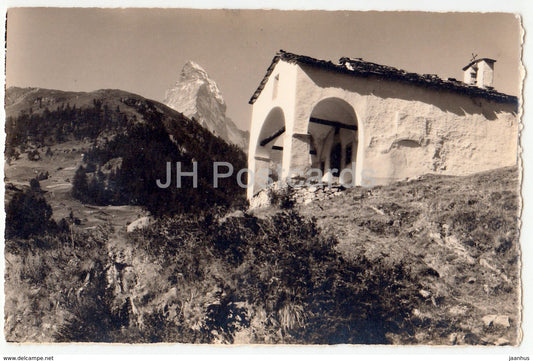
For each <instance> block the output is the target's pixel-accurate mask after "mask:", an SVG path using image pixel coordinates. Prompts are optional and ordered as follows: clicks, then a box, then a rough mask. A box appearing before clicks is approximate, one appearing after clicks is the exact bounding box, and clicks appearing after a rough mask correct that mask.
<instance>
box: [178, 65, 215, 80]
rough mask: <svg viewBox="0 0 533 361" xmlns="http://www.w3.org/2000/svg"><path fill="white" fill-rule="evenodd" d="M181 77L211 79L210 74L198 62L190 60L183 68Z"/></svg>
mask: <svg viewBox="0 0 533 361" xmlns="http://www.w3.org/2000/svg"><path fill="white" fill-rule="evenodd" d="M181 77H182V78H183V77H195V78H199V79H209V75H208V74H207V72H206V71H205V70H204V68H202V67H201V66H200V65H199V64H198V63H195V62H194V61H192V60H188V61H187V62H186V63H185V65H183V68H182V69H181Z"/></svg>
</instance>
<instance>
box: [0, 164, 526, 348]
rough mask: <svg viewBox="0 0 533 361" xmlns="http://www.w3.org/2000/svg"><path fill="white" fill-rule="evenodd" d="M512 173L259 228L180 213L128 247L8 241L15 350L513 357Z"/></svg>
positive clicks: (358, 194)
mask: <svg viewBox="0 0 533 361" xmlns="http://www.w3.org/2000/svg"><path fill="white" fill-rule="evenodd" d="M517 174H518V173H517V170H516V168H512V169H504V170H498V171H494V172H489V173H485V174H481V175H476V176H472V177H441V176H431V177H426V178H422V179H420V180H417V181H414V182H403V183H397V184H394V185H391V186H387V187H376V188H373V189H362V188H361V189H359V188H358V189H354V190H351V191H347V192H345V193H344V194H343V195H342V196H338V197H335V198H332V199H330V200H327V201H324V202H321V203H312V204H311V205H309V206H307V207H302V208H300V209H289V210H283V211H282V210H279V209H277V208H270V209H267V210H262V211H257V212H256V214H255V215H254V214H251V213H243V212H240V211H236V212H234V213H231V214H227V213H225V212H222V211H220V210H218V209H211V210H208V211H204V212H203V213H202V214H199V215H191V214H181V215H176V216H173V217H164V218H160V219H159V220H158V221H156V222H155V223H154V224H152V225H150V226H149V227H147V228H144V229H141V230H137V231H135V232H133V233H129V234H127V235H126V234H124V235H123V238H122V239H120V241H117V240H116V239H115V240H113V237H116V234H115V233H114V232H115V230H113V229H111V228H106V227H100V228H98V229H97V230H92V231H91V232H90V233H86V232H83V231H81V230H79V229H78V228H76V226H75V224H71V223H68V222H67V223H66V226H64V227H66V228H64V229H60V227H57V226H56V227H55V228H54V229H55V230H54V231H53V232H51V231H47V232H44V233H39V230H36V231H34V232H31V233H30V234H29V235H28V236H27V237H26V238H24V237H21V236H20V235H18V236H15V235H13V236H11V237H10V238H8V239H7V243H6V306H5V307H6V308H5V311H6V312H5V314H6V323H5V328H6V337H7V339H8V341H34V342H35V341H37V342H44V341H55V342H57V341H59V342H63V341H91V342H186V343H189V342H192V343H312V344H332V343H365V344H376V343H378V344H386V343H395V344H398V343H402V344H416V343H424V344H516V343H517V342H518V325H519V322H520V321H519V317H520V315H519V297H518V296H519V288H518V287H519V263H518V262H519V247H518V214H519V213H518V212H519V198H518V179H517ZM293 206H294V205H293ZM45 208H46V207H45ZM285 208H287V207H285ZM42 213H43V214H44V215H45V216H48V213H47V212H42ZM314 217H316V218H314ZM319 227H320V228H319ZM487 316H489V317H488V318H487ZM492 316H495V317H492ZM491 317H492V318H491Z"/></svg>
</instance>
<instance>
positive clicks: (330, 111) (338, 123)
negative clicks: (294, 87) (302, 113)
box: [307, 97, 363, 185]
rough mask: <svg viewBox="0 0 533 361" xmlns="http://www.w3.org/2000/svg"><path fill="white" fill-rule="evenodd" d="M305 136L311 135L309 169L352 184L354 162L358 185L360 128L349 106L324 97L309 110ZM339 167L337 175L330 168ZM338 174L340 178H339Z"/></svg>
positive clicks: (360, 165)
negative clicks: (320, 171) (316, 169)
mask: <svg viewBox="0 0 533 361" xmlns="http://www.w3.org/2000/svg"><path fill="white" fill-rule="evenodd" d="M307 133H308V134H309V135H310V136H311V140H310V148H311V149H310V153H311V162H312V167H313V168H318V169H321V170H322V171H323V174H324V176H325V178H328V177H329V176H333V179H334V180H338V181H339V182H340V183H345V184H348V183H350V184H351V183H352V182H353V179H352V172H349V171H345V172H342V170H344V169H352V166H353V165H352V163H355V184H356V185H360V184H361V172H362V170H363V138H362V127H361V124H360V122H359V121H358V119H357V115H356V113H355V110H354V109H353V107H352V106H351V105H350V104H349V103H348V102H346V101H345V100H343V99H341V98H337V97H328V98H324V99H322V100H320V101H318V102H317V103H316V104H315V105H314V106H313V108H312V110H311V113H310V116H309V122H308V125H307ZM333 165H334V166H335V167H337V166H340V167H339V169H338V171H337V172H332V171H331V169H332V168H333ZM341 173H342V177H339V176H340V175H341Z"/></svg>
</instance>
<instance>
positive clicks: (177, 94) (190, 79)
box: [164, 61, 249, 151]
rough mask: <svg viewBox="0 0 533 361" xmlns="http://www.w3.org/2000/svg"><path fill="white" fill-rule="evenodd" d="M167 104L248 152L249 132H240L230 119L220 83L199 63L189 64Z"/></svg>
mask: <svg viewBox="0 0 533 361" xmlns="http://www.w3.org/2000/svg"><path fill="white" fill-rule="evenodd" d="M164 104H165V105H167V106H169V107H170V108H172V109H174V110H176V111H178V112H180V113H183V114H184V115H185V116H187V117H189V118H194V119H195V120H196V121H197V122H199V123H200V124H201V125H202V126H203V127H205V128H207V129H208V130H209V131H210V132H211V133H213V134H215V135H217V136H219V137H221V138H222V139H224V140H226V141H227V142H229V143H232V144H235V145H237V146H239V147H240V148H241V149H243V150H244V151H247V150H248V138H249V134H248V132H245V131H243V130H240V129H238V128H237V126H236V125H235V123H233V121H232V120H231V119H230V118H228V117H226V103H225V102H224V98H223V97H222V93H221V92H220V90H219V89H218V87H217V84H216V83H215V81H213V80H212V79H211V78H209V76H208V75H207V72H206V71H205V70H204V69H203V68H202V67H201V66H200V65H198V64H196V63H195V62H193V61H188V62H187V63H185V65H184V66H183V69H182V70H181V73H180V77H179V79H178V80H177V82H176V84H175V85H174V87H172V88H170V89H168V90H167V92H166V95H165V100H164Z"/></svg>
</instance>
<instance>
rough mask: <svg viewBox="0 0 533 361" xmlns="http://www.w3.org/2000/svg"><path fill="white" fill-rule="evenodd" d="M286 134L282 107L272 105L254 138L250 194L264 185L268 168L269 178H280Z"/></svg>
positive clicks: (275, 179)
mask: <svg viewBox="0 0 533 361" xmlns="http://www.w3.org/2000/svg"><path fill="white" fill-rule="evenodd" d="M285 134H286V121H285V114H284V112H283V109H281V108H280V107H274V108H272V109H271V110H270V111H269V112H268V115H267V116H266V117H265V120H264V121H263V123H262V125H261V130H260V131H259V135H258V137H257V139H256V145H255V149H254V154H253V159H254V163H253V164H254V167H253V169H251V171H252V172H253V174H254V181H253V186H252V192H251V193H252V195H253V194H255V193H257V192H258V191H259V190H261V189H262V188H264V187H265V186H266V184H265V182H264V177H265V173H264V172H266V171H267V170H268V174H269V176H270V178H271V179H272V180H274V181H277V180H278V179H280V178H281V173H280V172H279V169H281V168H282V165H283V164H282V163H283V146H284V138H285Z"/></svg>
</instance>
